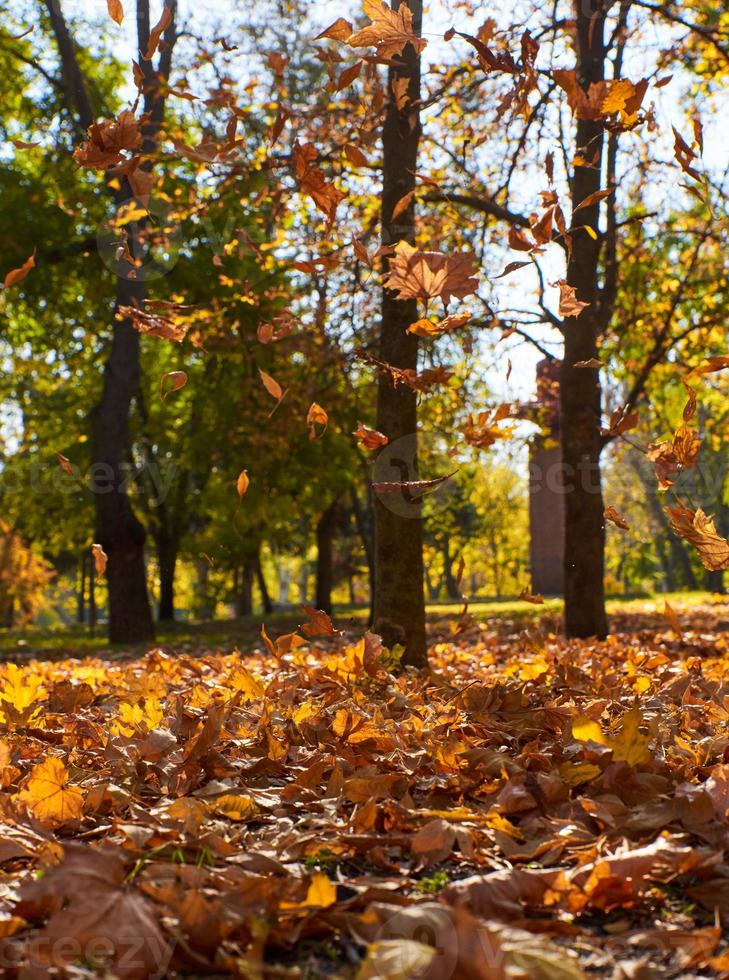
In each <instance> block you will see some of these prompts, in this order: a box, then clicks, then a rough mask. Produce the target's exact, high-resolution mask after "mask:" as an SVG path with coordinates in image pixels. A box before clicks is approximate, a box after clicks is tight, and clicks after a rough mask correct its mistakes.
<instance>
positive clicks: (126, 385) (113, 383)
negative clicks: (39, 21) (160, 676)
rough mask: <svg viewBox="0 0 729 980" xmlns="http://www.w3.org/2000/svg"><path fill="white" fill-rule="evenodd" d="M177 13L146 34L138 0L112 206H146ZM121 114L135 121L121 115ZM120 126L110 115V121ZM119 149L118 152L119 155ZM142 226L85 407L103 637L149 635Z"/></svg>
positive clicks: (55, 14) (49, 0)
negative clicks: (140, 476)
mask: <svg viewBox="0 0 729 980" xmlns="http://www.w3.org/2000/svg"><path fill="white" fill-rule="evenodd" d="M45 2H46V7H47V11H48V16H49V18H50V22H51V26H52V29H53V33H54V35H55V39H56V44H57V47H58V54H59V58H60V64H61V76H62V82H63V87H64V89H65V91H66V97H67V110H68V111H69V112H73V113H74V114H75V117H76V121H77V124H78V126H79V128H80V129H82V130H83V131H85V132H86V133H87V139H88V140H89V141H90V142H91V145H92V146H93V140H94V138H95V136H94V133H95V131H94V129H93V127H94V125H95V120H96V113H95V111H94V107H93V103H92V100H91V97H90V94H89V91H88V87H87V83H86V80H85V78H84V76H83V73H82V70H81V68H80V63H79V60H78V57H77V53H76V51H77V47H76V44H75V42H74V40H73V38H72V37H71V35H70V33H69V30H68V26H67V24H66V21H65V18H64V16H63V11H62V8H61V4H60V2H57V0H45ZM175 14H176V0H169V2H168V4H167V5H166V6H165V7H164V9H163V15H162V19H161V20H160V22H159V24H158V25H157V27H156V28H155V29H154V34H153V31H152V26H151V21H150V8H149V0H138V2H137V48H138V51H137V64H138V65H139V69H140V77H139V79H138V85H139V89H140V93H141V98H142V102H143V111H144V122H143V123H142V125H141V127H139V137H138V140H137V137H136V135H134V136H132V137H131V138H130V145H129V147H127V144H125V143H124V142H123V138H122V137H121V136H120V137H118V139H119V140H120V143H119V145H120V146H121V147H123V148H134V147H135V146H136V145H137V142H138V141H139V142H140V143H141V155H140V157H139V158H132V165H130V161H126V162H125V164H126V165H124V164H122V166H121V170H120V171H117V175H116V176H115V175H114V173H113V172H109V173H108V174H107V187H108V189H109V193H110V196H111V198H112V200H113V202H114V205H115V207H116V208H117V209H118V210H119V209H122V208H123V207H124V206H128V205H129V203H130V202H135V201H136V202H137V203H138V204H142V205H143V206H144V202H145V200H146V199H148V195H149V191H150V189H151V184H152V179H151V160H152V157H153V155H154V153H155V151H156V149H157V142H158V139H159V132H160V127H161V124H162V120H163V118H164V111H165V101H166V86H167V83H168V81H169V75H170V69H171V65H172V53H173V50H174V46H175V42H176V39H177V34H176V29H175ZM160 38H162V39H163V49H162V51H161V53H160V55H159V58H158V62H157V64H156V65H155V64H154V62H153V60H152V59H153V56H154V54H155V50H156V48H157V46H158V45H159V43H160ZM125 122H126V123H127V124H128V125H129V127H130V128H131V129H133V126H132V124H131V123H129V120H128V116H127V117H126V119H125ZM120 125H121V124H120V123H117V126H120ZM97 132H98V130H97ZM97 141H98V140H97ZM87 145H88V144H87ZM117 156H118V157H121V154H118V155H117ZM79 159H80V160H81V161H86V163H87V164H88V165H91V166H94V165H96V166H100V167H101V168H102V169H106V168H107V167H109V166H111V165H113V164H117V165H119V163H120V162H121V161H120V159H116V160H115V159H114V157H113V156H112V158H111V159H106V158H105V157H104V156H103V155H102V156H101V158H100V159H98V160H97V158H95V157H94V156H93V154H92V153H91V152H89V153H88V154H83V153H82V154H81V155H80V156H79ZM143 232H144V225H143V223H141V222H140V221H138V220H136V219H133V220H132V221H130V222H128V223H126V224H124V225H123V227H122V229H121V233H122V236H123V237H124V241H125V246H124V249H123V254H122V256H121V258H120V260H119V268H118V275H117V292H116V302H115V306H114V314H113V328H112V339H111V345H110V348H109V354H108V358H107V361H106V365H105V367H104V374H103V383H102V389H101V397H100V400H99V403H98V405H97V406H96V408H95V409H94V412H93V425H92V465H93V467H94V469H95V470H96V472H97V473H98V474H99V477H100V480H99V482H98V485H97V487H96V492H95V494H94V501H95V504H96V518H97V535H98V539H99V542H100V544H101V545H102V546H103V548H104V550H105V551H106V554H107V555H108V559H109V561H108V565H107V570H106V575H107V580H108V585H109V639H110V640H111V641H112V642H117V643H128V642H135V641H144V640H150V639H152V638H153V637H154V628H153V624H152V613H151V609H150V605H149V598H148V595H147V578H146V564H145V554H144V543H145V530H144V527H143V525H142V524H141V522H140V521H139V519H138V517H137V516H136V514H135V513H134V510H133V508H132V505H131V502H130V500H129V496H128V493H127V491H126V477H127V475H128V457H129V445H130V437H129V415H130V411H131V406H132V401H133V399H134V397H135V396H136V394H137V392H138V389H139V383H140V362H139V348H140V337H139V333H138V332H137V330H135V328H134V326H133V323H132V319H131V317H130V315H129V314H128V312H125V311H128V310H129V309H131V308H141V307H142V302H143V299H144V296H145V284H144V272H143V265H144V234H143Z"/></svg>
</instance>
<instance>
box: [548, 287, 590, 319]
mask: <svg viewBox="0 0 729 980" xmlns="http://www.w3.org/2000/svg"><path fill="white" fill-rule="evenodd" d="M554 285H555V286H558V287H559V315H560V316H561V317H563V318H564V317H571V316H579V315H580V313H582V311H583V310H584V309H586V308H587V307H588V306H589V305H590V304H589V303H583V302H582V301H581V300H579V299H577V291H576V290H575V287H574V286H570V285H569V283H568V282H567V281H566V280H565V279H559V280H558V281H557V282H556V283H554Z"/></svg>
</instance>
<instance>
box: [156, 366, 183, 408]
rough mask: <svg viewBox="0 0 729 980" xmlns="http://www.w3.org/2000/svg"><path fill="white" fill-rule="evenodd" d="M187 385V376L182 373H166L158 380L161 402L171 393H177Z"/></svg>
mask: <svg viewBox="0 0 729 980" xmlns="http://www.w3.org/2000/svg"><path fill="white" fill-rule="evenodd" d="M186 384H187V374H186V373H185V372H184V371H168V372H167V373H166V374H163V375H162V377H161V378H160V383H159V390H160V398H161V399H162V401H164V400H165V398H166V397H167V396H168V395H169V394H171V393H172V392H173V391H179V390H180V388H184V387H185V385H186Z"/></svg>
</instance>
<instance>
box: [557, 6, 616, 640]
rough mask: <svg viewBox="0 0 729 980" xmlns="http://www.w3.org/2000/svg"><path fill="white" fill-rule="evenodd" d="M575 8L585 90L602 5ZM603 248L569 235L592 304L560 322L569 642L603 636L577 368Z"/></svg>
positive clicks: (588, 338) (593, 438) (591, 341)
mask: <svg viewBox="0 0 729 980" xmlns="http://www.w3.org/2000/svg"><path fill="white" fill-rule="evenodd" d="M575 7H576V18H577V20H576V27H577V31H576V46H577V74H578V80H579V82H580V84H581V85H582V87H583V88H584V89H585V90H587V89H589V87H590V85H591V84H592V83H593V82H599V81H601V80H602V79H603V78H604V71H605V47H604V39H603V35H604V25H605V4H604V3H603V0H580V2H578V3H576V4H575ZM603 142H604V128H603V124H602V122H600V121H593V120H585V119H578V120H577V138H576V143H577V146H576V152H577V153H578V154H579V155H580V156H581V157H583V158H584V159H585V161H586V165H584V166H576V167H575V171H574V176H573V178H572V187H571V197H572V206H573V209H574V208H575V207H576V206H577V205H578V204H580V203H581V202H582V201H584V200H585V199H586V198H587V197H589V196H590V195H591V194H594V193H595V192H596V191H598V190H600V189H601V179H600V177H601V163H602V151H603ZM599 207H600V205H599V202H596V203H594V204H592V205H589V206H588V207H585V208H583V209H582V210H581V211H580V224H582V225H588V226H590V227H591V228H592V229H593V230H595V231H596V229H597V227H598V221H599ZM599 259H600V243H599V241H595V240H594V239H593V237H592V236H591V235H590V234H588V233H587V232H586V231H585V230H584V228H580V229H579V230H577V231H575V232H573V247H572V253H571V256H570V258H569V261H568V264H567V282H568V283H569V285H570V286H573V287H574V288H575V290H576V294H577V299H578V300H580V301H582V302H584V303H589V304H590V305H589V306H588V307H586V308H585V309H584V310H582V312H581V313H580V315H579V316H577V317H567V318H566V319H565V320H564V324H563V332H564V359H563V361H562V371H561V378H560V431H561V434H562V461H563V464H564V477H565V554H564V570H565V596H564V600H565V632H566V633H567V635H568V636H575V637H588V636H597V637H601V638H602V637H604V636H606V634H607V617H606V615H605V586H604V564H605V519H604V517H603V511H604V509H605V508H604V504H603V499H602V488H601V482H600V452H601V449H602V437H601V435H600V413H601V394H602V393H601V388H600V379H599V373H598V371H597V370H596V369H594V368H576V367H575V366H574V365H575V364H576V363H577V362H578V361H588V360H590V359H592V358H597V355H598V346H597V342H598V335H599V317H598V311H597V302H598V285H599V275H598V271H599Z"/></svg>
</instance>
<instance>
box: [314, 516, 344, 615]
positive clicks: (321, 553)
mask: <svg viewBox="0 0 729 980" xmlns="http://www.w3.org/2000/svg"><path fill="white" fill-rule="evenodd" d="M338 521H339V500H338V499H337V500H334V501H333V502H332V503H331V504H330V505H329V506H328V507H327V509H326V510H325V511H324V513H323V514H322V515H321V517H320V518H319V520H318V522H317V525H316V598H315V605H316V608H317V609H323V610H324V612H326V613H331V611H332V588H333V587H334V535H335V532H336V530H337V523H338Z"/></svg>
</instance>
